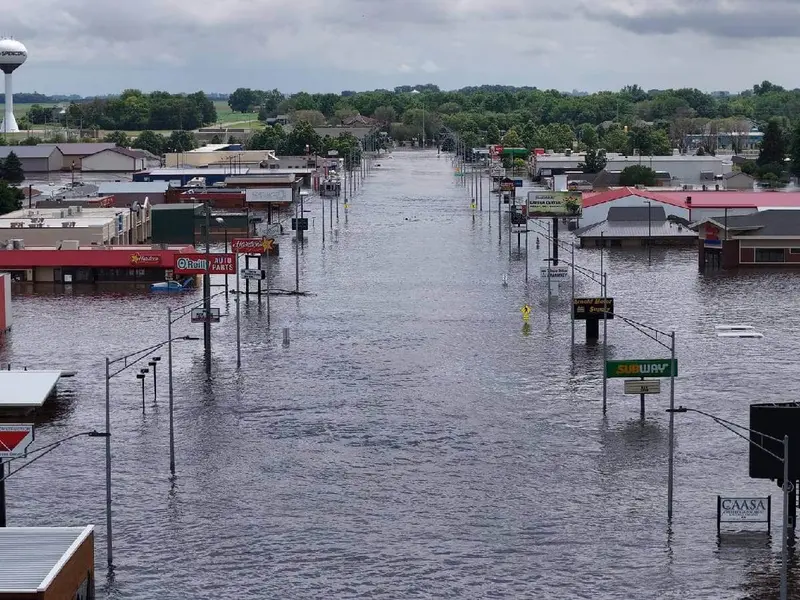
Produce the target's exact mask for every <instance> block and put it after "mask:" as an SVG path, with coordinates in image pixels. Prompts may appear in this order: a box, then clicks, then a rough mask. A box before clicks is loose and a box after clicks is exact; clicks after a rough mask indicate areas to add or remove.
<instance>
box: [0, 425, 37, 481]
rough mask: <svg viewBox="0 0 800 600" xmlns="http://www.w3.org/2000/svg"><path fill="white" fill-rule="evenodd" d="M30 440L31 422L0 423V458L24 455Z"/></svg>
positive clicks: (31, 434)
mask: <svg viewBox="0 0 800 600" xmlns="http://www.w3.org/2000/svg"><path fill="white" fill-rule="evenodd" d="M32 442H33V424H32V423H22V424H3V425H0V459H1V458H16V457H18V456H25V453H26V452H27V450H28V446H30V445H31V443H32ZM0 476H2V473H0Z"/></svg>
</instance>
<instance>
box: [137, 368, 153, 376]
mask: <svg viewBox="0 0 800 600" xmlns="http://www.w3.org/2000/svg"><path fill="white" fill-rule="evenodd" d="M139 372H140V373H141V374H142V375H144V374H145V373H149V372H150V369H148V368H147V367H145V368H143V369H140V370H139Z"/></svg>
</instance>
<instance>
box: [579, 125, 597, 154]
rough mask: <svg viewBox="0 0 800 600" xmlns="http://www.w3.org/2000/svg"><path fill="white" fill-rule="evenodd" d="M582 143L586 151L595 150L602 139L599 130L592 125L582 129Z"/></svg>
mask: <svg viewBox="0 0 800 600" xmlns="http://www.w3.org/2000/svg"><path fill="white" fill-rule="evenodd" d="M580 141H581V143H582V144H583V145H584V147H585V148H586V149H595V148H597V144H598V143H599V142H600V139H599V138H598V137H597V130H596V129H595V128H594V126H593V125H592V124H591V123H586V124H584V125H583V126H582V127H581V128H580Z"/></svg>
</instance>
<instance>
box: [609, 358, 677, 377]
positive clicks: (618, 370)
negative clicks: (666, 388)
mask: <svg viewBox="0 0 800 600" xmlns="http://www.w3.org/2000/svg"><path fill="white" fill-rule="evenodd" d="M669 364H670V359H668V358H656V359H652V360H607V361H606V377H669V376H670V372H669V371H670V369H669ZM674 368H675V376H676V377H677V376H678V359H677V358H676V359H675V367H674Z"/></svg>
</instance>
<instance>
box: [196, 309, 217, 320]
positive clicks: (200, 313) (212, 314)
mask: <svg viewBox="0 0 800 600" xmlns="http://www.w3.org/2000/svg"><path fill="white" fill-rule="evenodd" d="M219 317H220V311H219V309H218V308H211V309H209V312H208V317H206V311H205V309H204V308H193V309H192V313H191V317H190V318H191V320H192V323H205V322H206V321H208V322H209V323H219Z"/></svg>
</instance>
